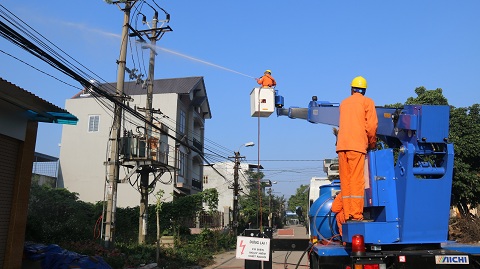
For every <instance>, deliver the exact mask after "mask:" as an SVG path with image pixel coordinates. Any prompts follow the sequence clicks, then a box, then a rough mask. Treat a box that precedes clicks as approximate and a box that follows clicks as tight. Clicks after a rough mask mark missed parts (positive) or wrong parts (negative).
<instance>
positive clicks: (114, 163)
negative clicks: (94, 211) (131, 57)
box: [104, 0, 136, 248]
mask: <svg viewBox="0 0 480 269" xmlns="http://www.w3.org/2000/svg"><path fill="white" fill-rule="evenodd" d="M135 2H136V0H135V1H127V2H125V7H124V8H123V9H122V10H123V12H124V16H123V27H122V39H121V43H120V44H121V47H120V59H119V60H118V73H117V89H116V98H119V99H120V98H123V85H124V82H125V66H126V60H127V44H128V42H127V40H128V28H129V23H130V10H131V8H132V7H133V5H135ZM117 5H119V4H118V3H117ZM122 102H123V99H122ZM121 128H122V108H121V106H119V105H118V104H115V110H114V116H113V126H112V131H111V135H110V142H111V147H110V157H109V158H108V161H107V163H106V165H107V171H108V174H107V182H106V184H108V185H107V189H106V191H107V195H106V196H107V210H106V216H105V237H104V245H105V247H107V248H110V247H113V244H114V233H115V212H116V208H117V185H118V182H119V170H120V169H119V168H120V163H119V142H120V135H121Z"/></svg>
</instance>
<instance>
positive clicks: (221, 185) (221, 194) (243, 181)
mask: <svg viewBox="0 0 480 269" xmlns="http://www.w3.org/2000/svg"><path fill="white" fill-rule="evenodd" d="M257 167H258V165H253V164H247V163H240V168H239V179H238V184H239V187H240V189H241V191H240V195H244V194H248V193H249V192H250V189H251V188H252V187H253V188H256V186H257V181H256V180H255V179H252V178H250V177H248V175H246V174H245V171H252V172H256V168H257ZM260 167H261V166H260ZM261 169H263V167H261ZM233 173H234V162H218V163H213V164H211V165H209V166H205V168H204V172H203V189H205V190H206V189H217V191H218V210H219V211H221V212H223V214H224V218H223V222H224V225H227V224H229V223H230V221H231V220H232V215H231V212H232V210H233Z"/></svg>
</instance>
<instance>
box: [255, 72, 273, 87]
mask: <svg viewBox="0 0 480 269" xmlns="http://www.w3.org/2000/svg"><path fill="white" fill-rule="evenodd" d="M257 83H258V84H260V85H262V87H275V86H277V82H276V81H275V79H274V78H273V77H272V75H270V74H265V75H263V76H262V77H261V78H258V79H257Z"/></svg>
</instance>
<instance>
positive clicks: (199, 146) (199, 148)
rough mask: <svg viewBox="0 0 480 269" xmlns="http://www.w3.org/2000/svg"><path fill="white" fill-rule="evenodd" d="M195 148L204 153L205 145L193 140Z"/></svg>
mask: <svg viewBox="0 0 480 269" xmlns="http://www.w3.org/2000/svg"><path fill="white" fill-rule="evenodd" d="M193 146H194V147H196V148H197V149H198V150H200V151H203V144H202V142H200V141H198V140H197V139H195V138H194V139H193Z"/></svg>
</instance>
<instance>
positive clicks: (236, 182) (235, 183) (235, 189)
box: [232, 142, 255, 236]
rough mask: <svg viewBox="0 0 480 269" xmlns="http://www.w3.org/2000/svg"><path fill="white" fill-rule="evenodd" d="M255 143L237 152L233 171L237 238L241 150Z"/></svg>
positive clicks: (234, 218) (234, 217)
mask: <svg viewBox="0 0 480 269" xmlns="http://www.w3.org/2000/svg"><path fill="white" fill-rule="evenodd" d="M253 146H255V143H253V142H248V143H245V144H243V145H241V146H240V147H238V150H237V151H236V152H235V165H234V169H233V221H232V228H233V233H234V235H235V236H237V235H238V192H239V184H238V169H239V167H240V158H242V157H240V148H241V147H253Z"/></svg>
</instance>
